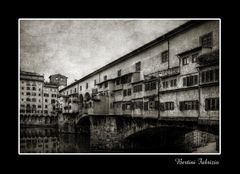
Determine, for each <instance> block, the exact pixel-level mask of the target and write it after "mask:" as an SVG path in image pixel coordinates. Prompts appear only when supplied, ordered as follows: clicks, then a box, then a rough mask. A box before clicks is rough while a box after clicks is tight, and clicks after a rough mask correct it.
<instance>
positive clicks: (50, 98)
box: [43, 83, 58, 116]
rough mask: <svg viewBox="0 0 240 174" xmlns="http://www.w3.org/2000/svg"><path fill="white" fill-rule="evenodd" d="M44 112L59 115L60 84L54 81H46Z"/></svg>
mask: <svg viewBox="0 0 240 174" xmlns="http://www.w3.org/2000/svg"><path fill="white" fill-rule="evenodd" d="M43 99H44V114H47V115H53V116H56V115H57V104H58V101H57V99H58V86H57V85H56V84H52V83H44V88H43Z"/></svg>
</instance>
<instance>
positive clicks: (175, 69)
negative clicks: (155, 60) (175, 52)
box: [159, 66, 180, 77]
mask: <svg viewBox="0 0 240 174" xmlns="http://www.w3.org/2000/svg"><path fill="white" fill-rule="evenodd" d="M178 74H180V68H179V66H176V67H173V68H169V69H166V70H163V71H160V72H159V77H170V76H174V75H178Z"/></svg>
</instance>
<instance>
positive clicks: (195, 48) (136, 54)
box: [60, 20, 219, 121]
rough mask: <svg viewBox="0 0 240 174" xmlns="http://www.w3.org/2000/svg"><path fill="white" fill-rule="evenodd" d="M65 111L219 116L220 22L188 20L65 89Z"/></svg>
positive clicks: (175, 117)
mask: <svg viewBox="0 0 240 174" xmlns="http://www.w3.org/2000/svg"><path fill="white" fill-rule="evenodd" d="M60 94H61V96H62V101H63V107H62V112H63V113H66V114H67V113H78V114H80V115H81V114H90V115H91V114H93V115H129V116H132V117H148V118H159V119H178V120H179V119H197V118H198V119H200V120H202V121H206V120H207V121H209V120H210V121H218V119H219V21H218V20H211V21H205V20H201V21H188V22H186V23H185V24H183V25H181V26H179V27H178V28H175V29H173V30H172V31H170V32H168V33H166V34H164V35H163V36H160V37H159V38H157V39H155V40H153V41H151V42H149V43H147V44H145V45H143V46H142V47H140V48H138V49H136V50H134V51H132V52H130V53H128V54H127V55H124V56H122V57H120V58H119V59H117V60H115V61H113V62H111V63H109V64H107V65H105V66H104V67H102V68H100V69H98V70H96V71H94V72H92V73H91V74H89V75H87V76H85V77H83V78H81V79H79V80H78V81H76V82H74V83H72V84H70V85H68V86H66V87H65V88H63V89H61V90H60Z"/></svg>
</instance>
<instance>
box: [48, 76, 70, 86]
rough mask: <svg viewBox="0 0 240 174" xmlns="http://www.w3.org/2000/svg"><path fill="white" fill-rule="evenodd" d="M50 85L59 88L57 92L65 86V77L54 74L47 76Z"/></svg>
mask: <svg viewBox="0 0 240 174" xmlns="http://www.w3.org/2000/svg"><path fill="white" fill-rule="evenodd" d="M49 80H50V83H53V84H56V85H58V86H59V90H60V89H63V88H64V87H66V86H67V77H66V76H64V75H61V74H54V75H51V76H49Z"/></svg>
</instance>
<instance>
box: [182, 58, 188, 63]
mask: <svg viewBox="0 0 240 174" xmlns="http://www.w3.org/2000/svg"><path fill="white" fill-rule="evenodd" d="M188 63H189V62H188V57H184V58H183V59H182V64H183V65H187V64H188Z"/></svg>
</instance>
